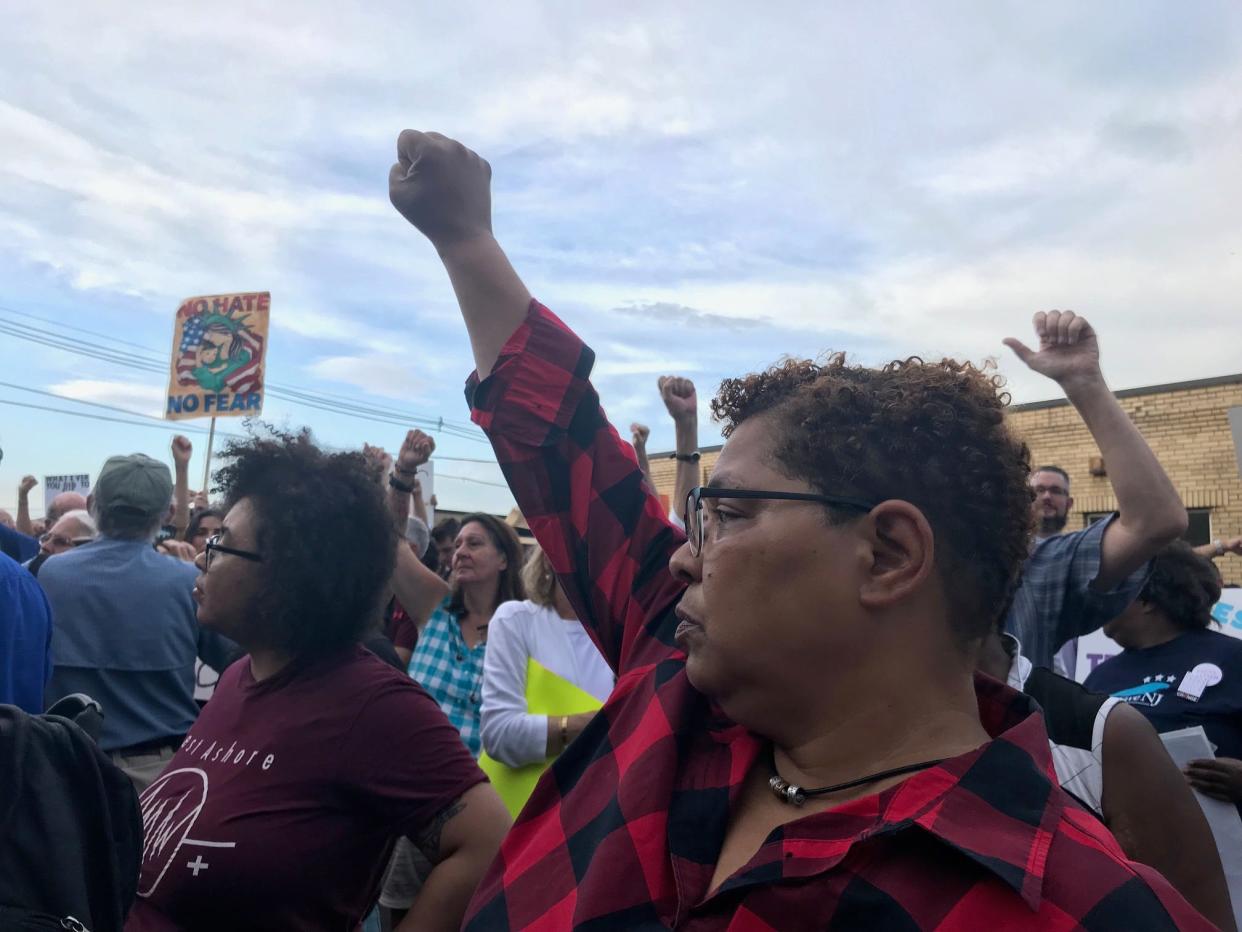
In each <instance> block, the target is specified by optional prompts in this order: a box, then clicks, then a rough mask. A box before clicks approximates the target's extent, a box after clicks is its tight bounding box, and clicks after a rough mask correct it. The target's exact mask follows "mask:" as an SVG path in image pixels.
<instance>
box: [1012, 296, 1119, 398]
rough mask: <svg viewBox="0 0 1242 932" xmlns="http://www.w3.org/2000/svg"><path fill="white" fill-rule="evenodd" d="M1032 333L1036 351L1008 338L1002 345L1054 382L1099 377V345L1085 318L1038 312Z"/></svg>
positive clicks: (1069, 312) (1071, 313)
mask: <svg viewBox="0 0 1242 932" xmlns="http://www.w3.org/2000/svg"><path fill="white" fill-rule="evenodd" d="M1034 324H1035V335H1036V336H1037V337H1039V350H1038V351H1036V350H1033V349H1031V348H1030V347H1028V346H1027V345H1026V344H1025V343H1023V342H1022V341H1021V340H1015V339H1014V338H1013V337H1009V338H1008V339H1006V340H1005V345H1006V346H1008V347H1009V348H1010V349H1011V350H1013V351H1014V353H1015V355H1017V357H1018V358H1019V359H1021V360H1022V361H1023V362H1024V363H1026V364H1027V365H1028V366H1030V367H1031V368H1032V369H1033V370H1035V371H1036V372H1038V373H1039V374H1040V375H1046V376H1047V377H1048V378H1050V379H1052V380H1053V381H1054V382H1057V383H1059V384H1062V385H1063V384H1064V383H1065V382H1067V381H1083V380H1088V379H1098V378H1102V376H1101V374H1100V345H1099V342H1098V341H1097V340H1096V337H1095V330H1093V329H1092V327H1091V325H1090V324H1089V323H1087V319H1086V318H1085V317H1079V316H1078V315H1077V314H1075V313H1074V312H1073V311H1047V312H1045V311H1040V312H1039V313H1038V314H1036V315H1035V320H1034Z"/></svg>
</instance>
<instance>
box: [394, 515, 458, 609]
mask: <svg viewBox="0 0 1242 932" xmlns="http://www.w3.org/2000/svg"><path fill="white" fill-rule="evenodd" d="M392 591H393V595H395V596H396V597H397V601H398V602H400V603H401V607H402V608H404V609H405V613H406V614H407V615H409V616H410V618H411V619H412V620H413V622H414V624H415V625H416V626H417V627H418V629H419V630H420V631H421V630H422V628H423V625H425V624H427V619H429V618H430V617H431V613H432V612H434V611H435V609H436V606H437V605H439V604H440V603H441V602H442V601H443V600H444V597H445V596H446V595H448V593H449V584H448V583H446V582H445V581H444V580H443V579H441V578H440V576H439V575H438V574H437V573H433V572H432V571H431V570H429V569H427V566H426V565H425V564H424V563H423V561H422V560H420V559H419V558H418V557H416V556H414V551H412V550H411V549H410V548H409V546H408V545H407V544H406V542H405V538H404V537H402V538H401V539H400V540H399V541H397V563H396V566H394V567H393V571H392Z"/></svg>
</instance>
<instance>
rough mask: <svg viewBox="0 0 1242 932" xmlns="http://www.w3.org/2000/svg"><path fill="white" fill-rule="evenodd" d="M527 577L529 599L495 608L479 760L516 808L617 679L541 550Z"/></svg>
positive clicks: (533, 555)
mask: <svg viewBox="0 0 1242 932" xmlns="http://www.w3.org/2000/svg"><path fill="white" fill-rule="evenodd" d="M522 576H523V582H524V583H525V585H526V591H527V593H528V594H530V596H531V598H530V599H526V600H523V601H520V602H518V601H515V602H505V603H503V604H502V605H500V606H499V607H498V608H497V609H496V612H495V614H494V615H493V616H492V620H491V624H489V625H488V630H487V654H486V655H485V657H484V660H483V710H482V733H483V750H484V752H485V754H484V755H483V758H482V759H481V760H480V765H481V766H482V767H483V769H484V770H485V771H487V773H488V775H489V776H490V777H491V778H492V782H493V783H494V784H495V785H496V788H497V790H498V791H499V792H500V795H501V798H502V799H504V800H505V803H506V804H507V805H508V806H509V807H510V809H511V810H512V811H513V812H514V814H516V813H517V812H518V811H519V810H520V809H521V807H522V805H523V804H524V803H525V802H526V798H527V797H528V796H529V795H530V791H531V790H532V789H533V788H534V785H535V782H536V780H537V779H538V776H539V774H540V773H542V772H543V770H544V769H546V767H547V765H548V764H549V762H550V761H551V760H552V759H553V758H555V757H556V755H558V754H559V753H560V752H561V751H563V750H564V749H565V748H566V747H567V746H568V745H569V743H570V742H571V741H572V740H573V739H574V738H576V737H577V736H578V734H579V733H580V732H581V731H582V730H583V729H584V728H585V727H586V726H587V723H588V722H590V720H591V719H592V718H593V717H594V715H595V711H596V710H597V709H598V708H599V707H600V706H601V705H602V704H603V701H604V700H605V699H607V698H608V694H609V693H611V692H612V687H613V685H614V683H615V682H616V677H615V676H614V675H613V672H612V669H611V668H610V667H609V666H608V664H607V663H606V662H605V661H604V658H603V657H602V656H601V655H600V653H599V650H598V649H597V648H596V647H595V643H594V642H593V641H592V640H591V638H590V636H589V635H588V634H587V633H586V630H585V629H584V628H583V627H582V624H581V623H580V622H579V621H578V619H577V617H575V615H574V612H573V609H572V608H571V607H570V606H569V602H568V600H567V599H566V598H565V596H564V594H563V593H562V592H561V587H560V586H559V585H558V584H557V581H556V575H555V574H554V573H553V572H552V567H551V564H550V563H549V562H548V559H547V557H546V556H544V554H543V551H541V550H539V549H537V548H536V549H535V550H534V551H533V552H532V553H531V555H530V557H529V559H528V560H527V561H526V565H525V567H523V570H522Z"/></svg>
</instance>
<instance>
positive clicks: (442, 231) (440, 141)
mask: <svg viewBox="0 0 1242 932" xmlns="http://www.w3.org/2000/svg"><path fill="white" fill-rule="evenodd" d="M491 178H492V167H491V166H490V165H488V164H487V162H486V161H484V160H483V159H481V158H479V157H478V156H477V155H475V154H474V153H473V152H471V151H470V150H469V149H467V148H466V147H465V146H463V145H462V144H461V143H460V142H457V141H456V140H455V139H449V138H448V137H447V136H441V135H440V134H439V133H420V132H418V131H416V130H412V129H407V130H403V131H402V132H401V135H400V136H399V137H398V138H397V162H396V164H395V165H393V167H392V169H391V170H390V171H389V173H388V196H389V198H390V199H391V200H392V204H393V206H394V207H396V208H397V210H398V211H400V212H401V215H402V216H403V217H405V219H406V220H408V221H410V223H412V224H414V226H416V227H417V228H418V229H419V230H420V231H421V232H422V234H423V235H424V236H426V237H427V239H429V240H431V244H432V245H433V246H435V248H436V251H437V252H438V253H439V254H440V259H441V260H442V261H443V262H444V268H445V269H446V270H447V271H448V274H449V280H450V281H451V282H452V283H453V291H454V292H455V293H456V294H457V303H458V304H459V305H460V306H461V315H462V317H463V318H464V319H465V321H466V330H467V332H468V333H469V334H470V347H471V349H472V350H473V351H474V364H475V367H476V369H477V370H478V373H479V378H486V377H487V375H488V374H489V373H490V372H491V371H492V366H494V365H495V364H496V358H497V357H498V356H499V355H500V349H501V347H503V346H504V345H505V342H506V341H507V340H508V339H509V337H510V336H512V335H513V332H514V331H515V330H517V328H518V327H520V326H521V325H522V321H523V320H524V319H525V318H526V309H527V308H528V307H529V306H530V292H529V291H527V290H526V286H525V285H523V284H522V280H521V279H520V278H518V275H517V272H515V271H514V270H513V266H512V265H510V264H509V259H508V257H507V256H506V255H505V254H504V251H503V250H502V249H501V248H500V244H499V243H497V242H496V239H495V237H493V236H492V192H491Z"/></svg>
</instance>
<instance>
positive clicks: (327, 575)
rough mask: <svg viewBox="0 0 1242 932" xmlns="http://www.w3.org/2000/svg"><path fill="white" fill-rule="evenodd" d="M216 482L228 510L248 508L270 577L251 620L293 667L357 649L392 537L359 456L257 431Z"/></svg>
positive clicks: (382, 580)
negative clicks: (245, 502) (243, 504)
mask: <svg viewBox="0 0 1242 932" xmlns="http://www.w3.org/2000/svg"><path fill="white" fill-rule="evenodd" d="M223 457H224V458H225V459H226V460H227V461H228V462H227V465H225V466H224V467H222V468H221V469H220V470H218V471H217V472H216V474H215V478H216V487H217V490H218V491H221V492H223V493H224V496H225V508H226V510H227V509H230V508H232V507H233V506H234V505H236V504H237V503H238V502H239V501H241V500H242V499H249V500H250V502H251V503H252V507H253V508H254V511H255V516H256V525H257V527H256V533H257V546H258V549H259V551H260V552H261V553H262V554H263V563H262V567H263V570H264V572H265V574H266V585H265V587H264V591H263V595H262V596H261V597H260V599H259V604H258V605H256V615H257V618H256V621H258V622H259V623H261V624H262V625H263V628H264V631H263V633H264V636H265V637H268V638H271V639H272V640H273V641H274V642H275V643H273V644H272V645H271V646H273V647H276V648H279V649H281V650H285V651H287V652H289V653H290V654H291V655H292V656H294V657H298V658H309V657H317V656H324V655H326V654H329V653H332V652H334V651H337V650H341V649H343V648H345V647H348V646H349V645H350V644H354V643H356V642H357V641H358V640H359V639H360V638H361V637H362V636H363V635H364V634H365V633H366V631H367V630H368V629H369V627H370V626H371V624H372V622H373V621H374V619H375V617H376V616H377V613H378V611H379V603H380V597H381V595H382V594H383V592H384V588H385V585H386V583H387V582H388V580H389V579H390V578H391V576H392V572H393V566H394V564H395V561H396V545H397V534H396V528H395V526H394V524H393V519H392V517H391V515H390V514H389V511H388V508H387V506H386V503H385V501H384V494H383V492H382V491H381V489H380V487H379V484H378V482H377V481H376V476H375V474H374V473H375V471H374V468H373V467H372V466H371V465H370V464H369V463H368V462H367V460H366V459H365V458H364V457H363V456H362V454H361V453H329V452H325V451H324V450H322V449H320V448H319V447H318V446H317V445H316V444H315V442H314V440H313V439H312V437H311V433H310V431H309V430H307V429H305V428H303V429H302V430H300V431H297V432H288V431H281V430H278V429H276V428H272V427H267V426H262V425H261V426H260V427H259V428H257V429H256V432H255V433H254V435H252V436H251V437H249V438H247V439H244V440H234V441H231V442H230V443H229V444H228V445H227V446H226V447H225V448H224V451H223Z"/></svg>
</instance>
